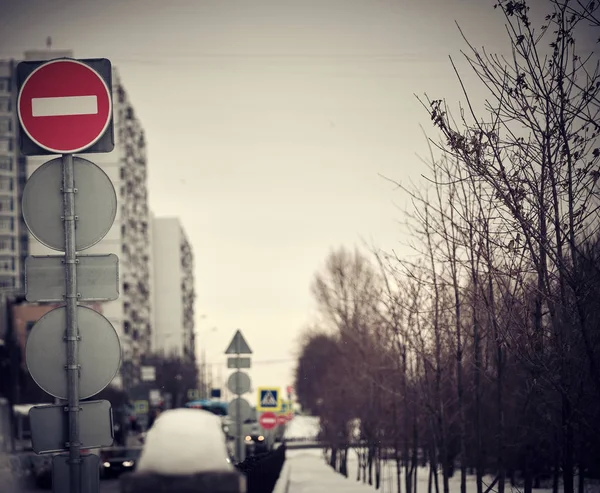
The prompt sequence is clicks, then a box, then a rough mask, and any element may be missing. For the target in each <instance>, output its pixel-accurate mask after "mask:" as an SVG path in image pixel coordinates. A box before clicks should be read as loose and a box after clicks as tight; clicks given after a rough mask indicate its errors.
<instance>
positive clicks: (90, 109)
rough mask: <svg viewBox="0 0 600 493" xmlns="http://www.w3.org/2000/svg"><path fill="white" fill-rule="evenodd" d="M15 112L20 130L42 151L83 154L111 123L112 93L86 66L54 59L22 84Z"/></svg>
mask: <svg viewBox="0 0 600 493" xmlns="http://www.w3.org/2000/svg"><path fill="white" fill-rule="evenodd" d="M17 113H18V116H19V122H20V123H21V127H22V128H23V131H24V132H25V133H26V134H27V136H28V137H29V138H30V139H31V140H32V141H33V142H34V143H35V144H36V145H38V146H39V147H41V148H42V149H45V150H47V151H49V152H53V153H56V154H72V153H75V152H81V151H83V150H85V149H87V148H88V147H90V146H92V145H93V144H95V143H96V142H97V141H98V140H99V139H100V138H101V137H102V135H103V134H104V133H105V132H106V129H107V128H108V126H109V125H110V122H111V118H112V100H111V94H110V89H109V87H108V85H107V84H106V82H105V80H104V79H103V78H102V76H100V74H98V72H96V71H95V70H94V69H93V68H92V67H90V66H89V65H87V64H85V63H82V62H80V61H78V60H71V59H58V60H52V61H49V62H47V63H44V64H42V65H40V66H39V67H37V68H36V69H35V70H34V71H33V72H32V73H31V74H29V76H28V77H27V78H26V79H25V81H24V82H23V85H22V86H21V90H20V92H19V98H18V101H17Z"/></svg>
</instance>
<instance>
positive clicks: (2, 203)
mask: <svg viewBox="0 0 600 493" xmlns="http://www.w3.org/2000/svg"><path fill="white" fill-rule="evenodd" d="M13 205H14V204H13V198H12V197H0V212H12V210H13Z"/></svg>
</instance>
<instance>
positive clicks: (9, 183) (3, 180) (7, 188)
mask: <svg viewBox="0 0 600 493" xmlns="http://www.w3.org/2000/svg"><path fill="white" fill-rule="evenodd" d="M12 190H13V179H12V178H11V177H10V176H0V191H2V192H12Z"/></svg>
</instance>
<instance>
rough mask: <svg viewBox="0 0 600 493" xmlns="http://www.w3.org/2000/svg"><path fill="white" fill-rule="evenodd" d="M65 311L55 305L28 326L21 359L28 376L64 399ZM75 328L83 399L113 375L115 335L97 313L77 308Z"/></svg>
mask: <svg viewBox="0 0 600 493" xmlns="http://www.w3.org/2000/svg"><path fill="white" fill-rule="evenodd" d="M66 319H67V310H66V308H65V307H64V306H61V307H59V308H55V309H54V310H52V311H50V312H48V313H46V315H44V316H43V317H42V318H40V319H39V320H38V321H37V323H36V324H35V325H34V326H33V328H32V329H31V333H30V334H29V337H28V338H27V346H26V348H25V360H26V362H27V368H28V369H29V373H30V374H31V378H33V380H34V381H35V383H37V384H38V386H39V387H41V388H42V390H44V391H45V392H48V393H49V394H50V395H51V396H53V397H57V398H58V399H67V370H66V369H65V364H66V362H67V344H66V342H65V340H64V336H65V328H66V326H67V320H66ZM77 325H78V327H79V336H80V337H81V340H80V341H79V364H80V365H81V370H80V373H79V398H80V399H87V398H88V397H92V396H93V395H96V394H97V393H98V392H100V391H102V390H103V389H104V388H105V387H106V386H107V385H108V384H109V383H110V382H111V381H112V379H113V378H114V377H115V376H116V374H117V372H118V371H119V365H120V363H121V344H120V343H119V336H118V335H117V332H116V331H115V329H114V327H113V326H112V325H111V323H110V322H109V321H108V320H107V319H106V318H105V317H104V316H103V315H101V314H100V313H98V312H97V311H95V310H92V309H91V308H87V307H85V306H78V307H77Z"/></svg>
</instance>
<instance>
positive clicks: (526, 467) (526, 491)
mask: <svg viewBox="0 0 600 493" xmlns="http://www.w3.org/2000/svg"><path fill="white" fill-rule="evenodd" d="M531 455H532V450H531V447H530V446H529V443H528V444H527V446H526V447H525V456H524V460H523V479H524V484H523V493H533V474H532V470H531Z"/></svg>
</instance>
